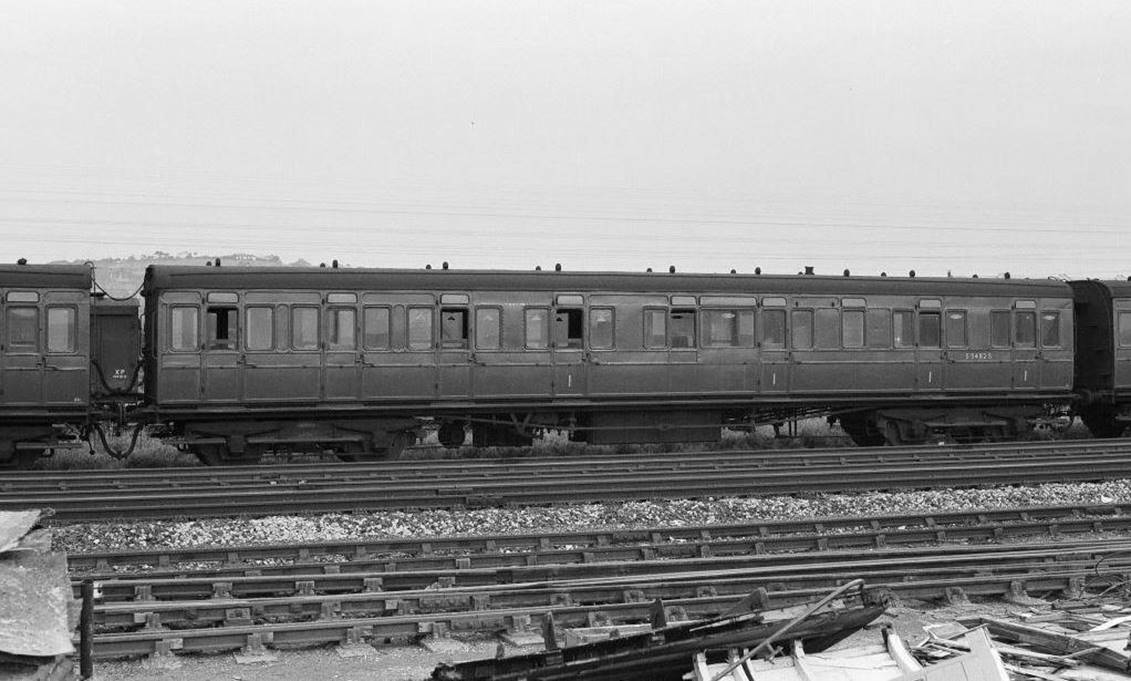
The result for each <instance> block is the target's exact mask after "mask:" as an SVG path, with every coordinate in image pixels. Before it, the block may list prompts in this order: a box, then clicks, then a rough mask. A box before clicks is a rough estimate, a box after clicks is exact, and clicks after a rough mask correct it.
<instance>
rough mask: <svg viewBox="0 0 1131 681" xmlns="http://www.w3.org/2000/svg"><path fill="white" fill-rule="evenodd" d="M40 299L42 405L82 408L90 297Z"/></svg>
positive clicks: (54, 294)
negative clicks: (43, 303) (42, 326)
mask: <svg viewBox="0 0 1131 681" xmlns="http://www.w3.org/2000/svg"><path fill="white" fill-rule="evenodd" d="M44 298H45V301H46V303H47V304H46V305H45V306H44V308H43V309H44V331H45V334H44V348H43V349H44V355H43V362H42V363H43V401H44V402H46V403H48V404H58V405H64V404H69V405H72V406H74V405H81V404H85V403H86V402H87V399H86V397H85V396H86V395H87V394H89V392H90V374H89V371H90V352H89V347H90V331H89V328H88V327H87V323H88V320H89V319H90V295H89V294H88V293H87V292H86V291H48V292H47V293H46V294H45V295H44ZM80 310H81V314H80ZM80 322H81V326H80ZM110 378H111V377H110V376H107V379H110ZM127 380H128V379H127Z"/></svg>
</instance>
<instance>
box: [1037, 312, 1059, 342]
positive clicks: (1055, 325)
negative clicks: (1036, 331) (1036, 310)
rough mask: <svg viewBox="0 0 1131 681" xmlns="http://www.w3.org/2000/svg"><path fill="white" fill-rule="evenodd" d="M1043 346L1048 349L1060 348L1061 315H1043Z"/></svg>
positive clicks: (1055, 313) (1056, 313) (1046, 313)
mask: <svg viewBox="0 0 1131 681" xmlns="http://www.w3.org/2000/svg"><path fill="white" fill-rule="evenodd" d="M1041 345H1042V346H1044V347H1046V348H1056V347H1060V313H1059V312H1042V313H1041Z"/></svg>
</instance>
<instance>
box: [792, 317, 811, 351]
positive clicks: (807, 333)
mask: <svg viewBox="0 0 1131 681" xmlns="http://www.w3.org/2000/svg"><path fill="white" fill-rule="evenodd" d="M789 318H790V321H791V326H792V327H793V328H792V331H793V333H791V334H790V342H791V343H792V344H793V348H794V349H795V350H805V349H807V348H811V347H813V311H812V310H794V311H793V314H791V315H790V316H789Z"/></svg>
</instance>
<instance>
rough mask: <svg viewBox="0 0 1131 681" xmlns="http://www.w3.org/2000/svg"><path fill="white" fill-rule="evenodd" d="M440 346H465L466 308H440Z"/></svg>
mask: <svg viewBox="0 0 1131 681" xmlns="http://www.w3.org/2000/svg"><path fill="white" fill-rule="evenodd" d="M440 347H444V348H466V347H467V310H466V309H464V308H456V307H445V308H441V309H440Z"/></svg>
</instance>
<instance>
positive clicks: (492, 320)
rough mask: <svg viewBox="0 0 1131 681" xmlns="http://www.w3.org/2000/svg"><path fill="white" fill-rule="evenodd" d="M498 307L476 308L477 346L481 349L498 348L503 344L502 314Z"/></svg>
mask: <svg viewBox="0 0 1131 681" xmlns="http://www.w3.org/2000/svg"><path fill="white" fill-rule="evenodd" d="M501 312H502V311H501V310H500V309H499V308H497V307H478V308H476V309H475V347H476V348H478V349H480V350H498V349H499V347H500V345H501V342H500V341H501V339H502V336H503V333H502V315H501Z"/></svg>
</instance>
